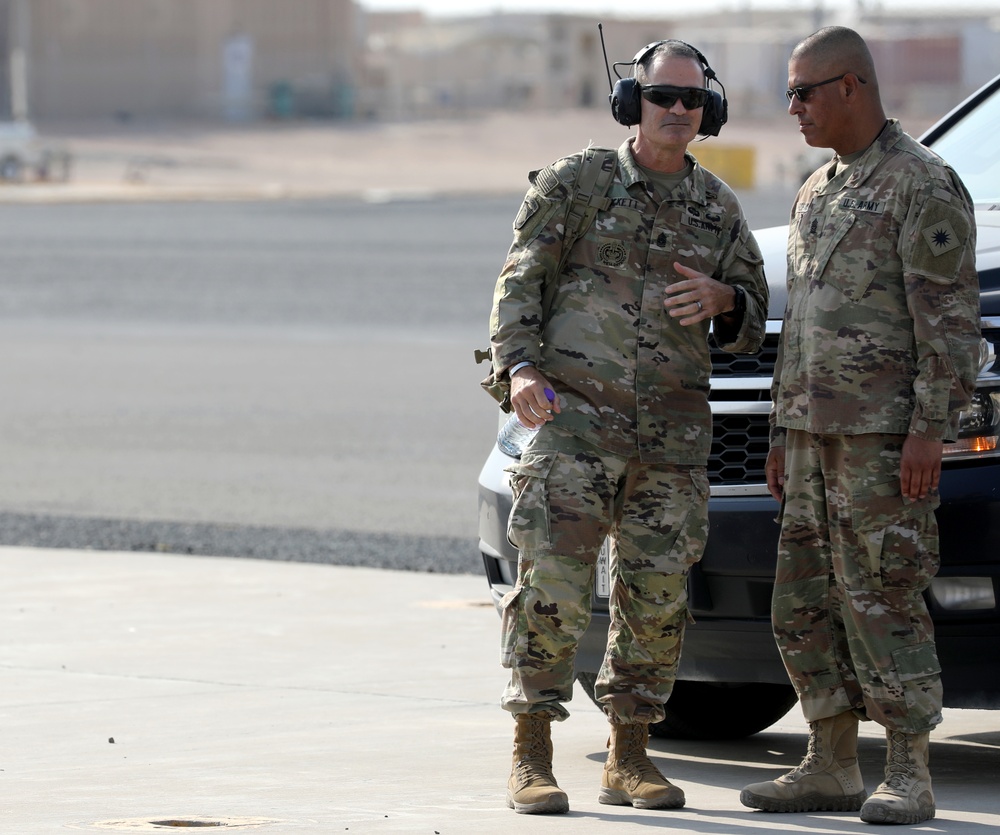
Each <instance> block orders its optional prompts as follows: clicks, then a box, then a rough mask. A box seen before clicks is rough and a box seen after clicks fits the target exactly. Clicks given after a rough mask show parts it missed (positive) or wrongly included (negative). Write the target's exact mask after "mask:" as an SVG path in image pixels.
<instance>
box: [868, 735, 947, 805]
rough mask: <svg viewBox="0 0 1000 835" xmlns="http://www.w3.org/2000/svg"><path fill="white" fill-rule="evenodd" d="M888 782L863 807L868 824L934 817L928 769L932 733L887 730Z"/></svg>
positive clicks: (886, 770) (886, 772)
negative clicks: (907, 732) (929, 744)
mask: <svg viewBox="0 0 1000 835" xmlns="http://www.w3.org/2000/svg"><path fill="white" fill-rule="evenodd" d="M885 740H886V748H887V750H886V755H885V782H883V783H882V785H881V786H879V787H878V788H877V789H875V792H874V793H873V794H872V796H871V797H869V798H868V800H866V801H865V805H864V806H862V807H861V820H863V821H865V823H920V822H921V821H926V820H930V819H931V818H933V817H934V812H935V808H934V791H933V790H932V789H931V773H930V771H929V770H928V768H927V765H928V763H929V761H930V752H929V751H928V750H927V746H928V743H929V742H930V734H926V733H923V734H906V733H903V732H902V731H891V730H889V729H886V732H885Z"/></svg>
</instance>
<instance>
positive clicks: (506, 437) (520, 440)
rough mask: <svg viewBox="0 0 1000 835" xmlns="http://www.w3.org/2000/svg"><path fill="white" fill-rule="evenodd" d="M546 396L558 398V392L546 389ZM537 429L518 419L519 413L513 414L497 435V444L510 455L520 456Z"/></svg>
mask: <svg viewBox="0 0 1000 835" xmlns="http://www.w3.org/2000/svg"><path fill="white" fill-rule="evenodd" d="M545 396H546V397H547V398H549V400H555V399H556V393H555V392H554V391H552V389H545ZM540 428H541V427H539V429H540ZM537 431H538V429H531V428H529V427H527V426H525V425H524V424H523V423H521V421H519V420H518V419H517V415H511V416H510V417H509V418H507V422H506V423H505V424H504V425H503V427H502V428H501V429H500V433H499V434H498V435H497V446H498V447H500V449H501V450H503V451H504V452H506V453H507V454H508V455H510V456H513V457H514V458H520V457H521V453H522V452H524V448H525V447H526V446H527V445H528V441H530V440H531V439H532V438H534V437H535V433H536V432H537Z"/></svg>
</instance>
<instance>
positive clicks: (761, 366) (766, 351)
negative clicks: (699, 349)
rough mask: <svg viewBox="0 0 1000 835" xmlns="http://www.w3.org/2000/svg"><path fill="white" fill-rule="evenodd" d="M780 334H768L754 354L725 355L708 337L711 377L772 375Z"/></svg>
mask: <svg viewBox="0 0 1000 835" xmlns="http://www.w3.org/2000/svg"><path fill="white" fill-rule="evenodd" d="M779 338H780V334H776V333H769V334H767V335H765V337H764V344H763V346H762V347H761V349H760V351H759V352H758V353H756V354H727V353H726V352H725V351H722V350H720V349H719V348H718V346H717V345H716V344H715V337H714V336H713V337H710V338H709V341H708V344H709V347H710V348H711V353H712V376H713V377H767V379H768V380H770V379H771V377H772V376H773V375H774V364H775V362H777V359H778V339H779Z"/></svg>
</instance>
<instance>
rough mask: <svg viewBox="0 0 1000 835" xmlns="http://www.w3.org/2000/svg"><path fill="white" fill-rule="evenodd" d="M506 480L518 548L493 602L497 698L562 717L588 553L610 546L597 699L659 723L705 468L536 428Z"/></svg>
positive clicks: (697, 542)
mask: <svg viewBox="0 0 1000 835" xmlns="http://www.w3.org/2000/svg"><path fill="white" fill-rule="evenodd" d="M507 471H508V472H509V473H510V476H511V486H512V489H513V493H514V506H513V510H512V512H511V516H510V523H509V527H508V535H509V537H510V540H511V542H513V543H514V545H516V546H517V547H518V549H519V552H520V558H519V560H518V576H517V583H516V585H515V587H514V589H513V590H512V591H511V592H510V593H508V594H507V595H506V597H505V598H504V600H503V602H502V617H501V623H502V626H501V632H502V639H501V662H502V663H503V665H504V666H505V667H507V668H508V669H509V670H510V673H511V677H510V683H509V684H508V686H507V688H506V690H505V691H504V693H503V697H502V699H501V704H502V706H503V707H504V708H505V709H506V710H509V711H511V712H512V713H543V714H546V715H548V716H550V717H551V718H553V719H565V718H566V716H567V715H568V711H567V710H566V708H565V707H564V703H565V702H568V701H569V700H570V699H571V698H572V692H573V680H574V659H575V657H576V651H577V647H578V644H579V641H580V638H581V636H582V635H583V633H584V632H585V631H586V629H587V627H588V625H589V624H590V618H591V600H592V597H591V595H592V593H593V587H594V574H595V568H596V564H597V558H598V554H599V552H600V549H601V546H602V544H603V543H604V541H605V539H606V538H608V540H609V543H610V545H611V548H610V575H611V598H610V605H609V608H610V612H611V626H610V630H609V633H608V642H607V648H606V652H605V657H604V662H603V665H602V667H601V670H600V672H599V674H598V678H597V691H596V692H597V697H598V699H599V701H600V702H601V704H602V705H604V709H605V711H606V712H607V713H608V715H609V717H611V718H612V719H616V720H617V721H620V722H658V721H660V720H662V719H663V717H664V711H663V705H664V704H665V703H666V701H667V699H668V698H669V697H670V691H671V689H672V688H673V683H674V679H675V678H676V674H677V664H678V662H679V660H680V653H681V645H682V642H683V638H684V628H685V626H686V624H687V619H688V609H687V575H688V572H689V570H690V567H691V565H692V564H694V563H695V562H697V561H698V560H699V559H701V555H702V552H703V551H704V548H705V542H706V539H707V537H708V509H707V502H708V479H707V476H706V474H705V468H704V467H690V466H670V465H663V464H656V465H651V464H643V463H641V462H639V461H638V459H637V458H628V457H622V456H618V455H613V454H611V453H608V452H605V451H603V450H601V449H598V448H597V447H595V446H593V445H591V444H588V443H586V442H585V441H582V440H580V439H579V438H576V437H574V436H572V435H570V434H568V433H566V432H564V431H562V430H559V429H556V428H555V427H553V426H551V425H547V426H545V427H543V428H542V429H541V430H540V431H539V433H538V435H537V436H536V437H535V439H534V440H533V441H532V443H531V446H530V447H529V449H528V450H527V451H526V452H525V453H524V455H522V457H521V460H520V462H519V463H517V464H515V465H513V466H511V467H509V468H508V470H507Z"/></svg>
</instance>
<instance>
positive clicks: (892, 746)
mask: <svg viewBox="0 0 1000 835" xmlns="http://www.w3.org/2000/svg"><path fill="white" fill-rule="evenodd" d="M885 772H886V775H885V784H884V785H885V786H886V787H887V788H892V789H897V790H905V789H906V788H907V787H908V786H909V784H910V783H911V782H912V781H913V762H912V761H911V758H910V747H909V744H908V740H907V737H906V734H905V733H902V732H901V731H893V732H892V734H891V735H890V737H889V754H888V757H887V758H886V765H885Z"/></svg>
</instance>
